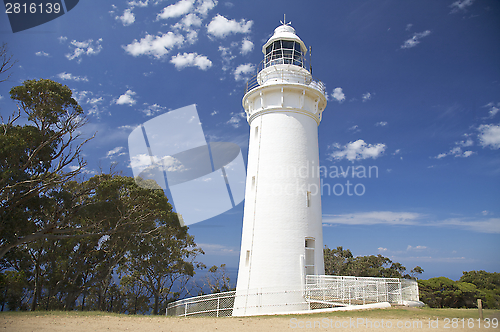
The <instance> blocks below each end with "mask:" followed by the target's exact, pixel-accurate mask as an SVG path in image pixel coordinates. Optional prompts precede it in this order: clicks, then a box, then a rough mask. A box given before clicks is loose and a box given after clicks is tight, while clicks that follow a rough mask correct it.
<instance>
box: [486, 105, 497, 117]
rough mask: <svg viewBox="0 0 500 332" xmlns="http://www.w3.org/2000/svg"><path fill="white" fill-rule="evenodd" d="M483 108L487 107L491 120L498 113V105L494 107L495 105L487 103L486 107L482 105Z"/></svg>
mask: <svg viewBox="0 0 500 332" xmlns="http://www.w3.org/2000/svg"><path fill="white" fill-rule="evenodd" d="M484 107H488V108H489V109H490V110H489V112H488V113H489V114H490V116H489V117H490V118H493V117H494V116H495V115H497V113H498V112H499V111H500V103H497V105H496V106H495V103H489V104H487V105H484Z"/></svg>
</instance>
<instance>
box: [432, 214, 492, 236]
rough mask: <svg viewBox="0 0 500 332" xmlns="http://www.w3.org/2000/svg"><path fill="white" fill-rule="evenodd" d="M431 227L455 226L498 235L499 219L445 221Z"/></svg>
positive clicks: (456, 219)
mask: <svg viewBox="0 0 500 332" xmlns="http://www.w3.org/2000/svg"><path fill="white" fill-rule="evenodd" d="M432 226H456V227H459V228H463V229H466V230H469V231H474V232H480V233H496V234H499V233H500V218H489V219H485V220H468V219H458V218H454V219H446V220H443V221H440V222H437V223H436V224H434V225H432Z"/></svg>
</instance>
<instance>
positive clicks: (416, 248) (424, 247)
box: [406, 245, 427, 251]
mask: <svg viewBox="0 0 500 332" xmlns="http://www.w3.org/2000/svg"><path fill="white" fill-rule="evenodd" d="M425 249H427V247H426V246H415V247H413V246H410V245H408V247H406V251H410V250H412V251H420V250H425Z"/></svg>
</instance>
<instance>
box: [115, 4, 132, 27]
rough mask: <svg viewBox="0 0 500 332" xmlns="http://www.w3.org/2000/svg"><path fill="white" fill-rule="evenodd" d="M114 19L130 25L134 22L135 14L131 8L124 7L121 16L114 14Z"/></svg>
mask: <svg viewBox="0 0 500 332" xmlns="http://www.w3.org/2000/svg"><path fill="white" fill-rule="evenodd" d="M115 19H117V20H120V21H122V23H123V25H124V26H127V25H131V24H132V23H134V22H135V15H134V13H132V9H131V8H127V9H125V11H124V12H123V15H122V16H116V17H115Z"/></svg>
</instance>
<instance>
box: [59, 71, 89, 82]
mask: <svg viewBox="0 0 500 332" xmlns="http://www.w3.org/2000/svg"><path fill="white" fill-rule="evenodd" d="M57 77H59V78H60V79H62V80H71V81H76V82H80V81H83V82H88V81H89V80H88V78H87V76H83V77H82V76H74V75H73V74H71V73H66V72H63V73H59V74H57Z"/></svg>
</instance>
